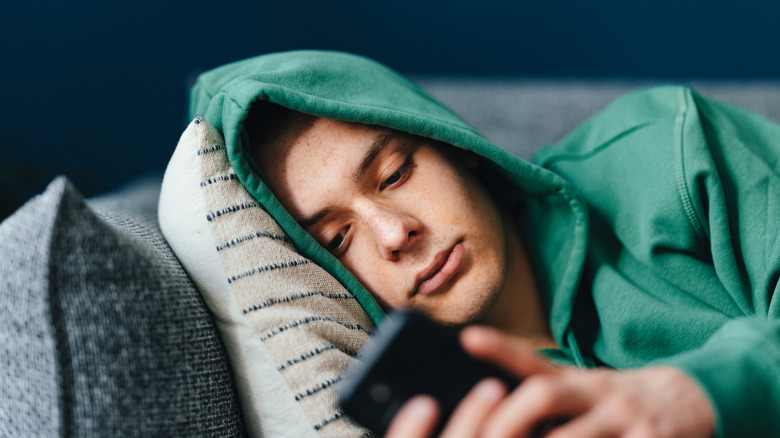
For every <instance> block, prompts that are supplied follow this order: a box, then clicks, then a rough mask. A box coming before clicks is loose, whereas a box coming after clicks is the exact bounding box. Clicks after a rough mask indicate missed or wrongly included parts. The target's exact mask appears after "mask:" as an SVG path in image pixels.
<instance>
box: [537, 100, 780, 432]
mask: <svg viewBox="0 0 780 438" xmlns="http://www.w3.org/2000/svg"><path fill="white" fill-rule="evenodd" d="M537 160H538V161H540V162H541V164H542V165H544V166H546V167H548V168H551V169H552V170H554V171H556V172H558V173H560V174H561V175H563V176H564V177H566V178H567V179H568V180H569V181H571V182H572V184H573V185H574V186H575V187H577V189H578V190H580V192H581V193H582V195H583V197H584V198H585V200H586V202H587V204H588V210H589V214H590V216H591V222H592V230H591V240H592V242H591V245H590V250H589V256H588V257H589V262H588V267H587V268H586V274H585V277H584V283H583V287H582V288H581V290H580V294H583V292H588V294H587V299H580V300H579V301H578V306H580V307H579V308H578V309H577V315H576V316H575V317H574V318H573V321H572V322H571V331H572V332H573V333H574V334H575V335H577V337H578V339H579V341H580V345H582V349H583V350H585V351H584V354H586V355H592V356H594V357H596V358H598V360H599V361H600V362H601V363H604V364H606V365H610V366H613V367H618V368H629V367H635V366H643V365H648V364H662V363H663V364H668V365H672V366H676V367H678V368H679V369H681V370H683V371H684V372H686V373H688V375H690V376H691V377H692V378H693V379H694V380H696V381H697V382H699V384H700V385H701V386H702V388H703V389H704V390H705V392H706V393H707V394H708V395H709V397H710V399H711V401H712V403H713V406H714V408H715V411H716V416H717V421H718V424H717V430H718V436H720V437H742V436H780V421H778V420H777V418H778V413H780V411H778V406H780V298H778V295H780V294H778V293H777V292H780V290H779V286H778V278H780V126H779V125H777V124H776V123H773V122H771V121H769V120H766V119H764V118H763V117H761V116H758V115H756V114H753V113H751V112H748V111H745V110H742V109H739V108H736V107H733V106H730V105H727V104H723V103H719V102H715V101H712V100H709V99H706V98H704V97H702V96H700V95H698V94H696V93H695V92H692V91H691V90H689V89H686V88H681V87H664V88H657V89H651V90H646V91H643V92H640V93H635V94H634V95H631V96H628V97H626V98H623V99H621V100H619V101H617V102H616V103H615V104H613V105H611V106H610V107H608V108H607V109H606V110H605V111H604V112H602V113H601V114H599V115H598V116H596V117H595V118H594V119H593V120H591V121H590V122H588V123H586V125H584V126H583V127H581V128H580V129H578V130H577V131H575V132H574V133H573V134H572V135H571V136H569V137H568V138H567V139H565V140H563V141H562V142H561V143H560V144H558V145H555V146H553V147H552V148H551V149H550V150H547V151H544V152H543V153H542V155H540V156H539V157H537Z"/></svg>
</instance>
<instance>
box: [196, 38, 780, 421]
mask: <svg viewBox="0 0 780 438" xmlns="http://www.w3.org/2000/svg"><path fill="white" fill-rule="evenodd" d="M258 99H262V100H268V101H271V102H274V103H276V104H279V105H281V106H284V107H287V108H290V109H293V110H296V111H300V112H304V113H308V114H312V115H315V116H322V117H328V118H332V119H337V120H345V121H351V122H361V123H367V124H372V125H377V126H381V127H387V128H391V129H396V130H399V131H403V132H407V133H410V134H414V135H419V136H423V137H427V138H430V139H433V140H438V141H441V142H444V143H448V144H450V145H452V146H454V147H457V148H462V149H465V150H469V151H473V152H475V153H477V154H478V155H480V156H482V157H483V158H484V159H485V160H486V161H489V162H491V163H493V164H495V166H496V168H495V169H494V171H492V172H491V173H492V174H493V175H497V176H499V177H502V178H504V179H505V180H506V181H508V182H510V183H511V184H513V185H514V189H512V190H502V191H500V192H496V193H495V194H496V195H497V196H499V197H507V198H512V197H517V196H518V195H519V196H520V197H522V201H521V203H522V206H523V214H522V216H521V217H520V219H519V221H518V230H519V231H520V233H521V234H522V235H523V243H524V246H525V247H526V251H527V252H528V254H529V260H531V263H532V265H533V271H534V275H535V281H536V285H537V287H538V289H539V294H540V299H541V301H542V305H543V307H544V309H545V311H546V313H547V316H548V319H549V321H550V327H551V330H552V334H553V336H554V338H555V340H556V341H557V343H558V345H559V346H560V348H561V352H562V353H563V354H564V355H566V356H567V357H568V358H569V359H570V360H571V362H573V363H575V364H577V365H579V366H598V365H608V366H613V367H619V368H627V367H636V366H643V365H649V364H655V363H668V364H673V365H676V366H678V367H679V368H680V369H682V370H684V371H685V372H687V373H689V375H691V377H692V378H693V379H694V380H696V381H698V382H699V383H700V384H701V385H702V387H703V389H704V390H705V392H706V393H707V394H709V395H710V397H711V399H712V400H713V405H714V407H715V410H716V412H717V417H718V424H717V428H718V435H719V436H743V435H744V434H747V435H752V436H766V435H771V436H774V435H778V434H780V431H778V429H777V426H776V424H775V423H776V422H775V421H774V420H773V419H774V417H775V415H774V414H775V412H774V411H773V408H772V406H777V405H778V403H780V401H779V400H778V397H780V387H778V386H777V379H776V376H777V375H778V374H780V369H778V364H779V363H780V358H778V356H777V351H779V350H778V348H777V346H778V345H780V336H778V334H777V333H778V329H777V324H778V323H777V320H778V319H779V318H778V317H779V316H780V315H778V313H777V312H778V309H780V307H779V306H778V305H777V304H776V300H774V297H775V296H776V294H775V291H776V290H777V287H778V285H777V279H778V277H780V266H779V264H780V253H778V251H779V250H778V248H780V246H778V245H776V244H775V243H776V242H777V239H778V235H777V232H778V231H777V230H778V229H780V227H778V223H780V218H779V217H778V214H780V208H777V207H778V206H777V201H776V200H777V199H778V190H780V189H778V184H779V183H778V181H779V180H780V178H779V177H778V175H780V170H778V167H777V166H778V162H779V161H780V160H778V157H779V156H780V150H778V139H780V128H778V125H777V124H774V123H772V122H769V121H767V120H765V119H763V118H761V117H759V116H757V115H755V114H752V113H749V112H746V111H743V110H737V109H734V108H733V107H730V106H728V105H723V104H720V103H717V102H714V101H711V100H709V99H706V98H703V97H702V96H700V95H698V94H696V93H694V92H692V91H691V90H690V89H687V88H683V87H661V88H654V89H650V90H644V91H641V92H637V93H632V94H631V95H629V96H628V97H626V98H622V99H619V100H618V101H617V102H616V103H615V104H613V105H611V106H610V107H608V108H607V109H606V110H604V111H602V112H601V113H600V114H599V115H597V116H595V117H594V118H592V119H591V120H590V121H587V122H586V123H585V124H584V125H583V126H582V127H581V128H578V129H577V130H575V132H574V133H572V134H571V135H569V136H567V137H566V138H564V139H563V140H562V141H561V142H559V143H558V144H557V145H554V146H553V147H551V148H550V149H548V150H546V151H543V152H542V153H541V154H540V155H539V156H538V158H537V159H536V164H531V163H529V162H526V161H524V160H520V159H519V158H517V157H515V156H513V155H511V154H509V153H507V152H506V151H505V150H503V149H501V148H499V147H497V146H496V145H494V144H492V143H491V142H489V141H488V140H486V139H485V138H484V137H482V136H481V135H480V134H479V133H478V132H476V131H475V130H474V129H473V128H471V127H469V126H468V125H467V124H466V123H465V122H463V121H462V120H461V119H460V118H459V117H457V116H456V115H455V114H454V113H452V112H451V111H450V110H448V109H447V108H445V107H444V106H442V105H440V104H438V103H437V102H436V101H435V100H434V99H432V98H431V97H430V96H428V95H427V94H426V93H425V92H423V91H422V90H421V89H420V88H418V87H417V86H416V85H414V84H412V83H410V82H408V81H406V80H405V79H403V78H401V77H400V76H398V75H397V74H396V73H394V72H392V71H390V70H388V69H387V68H386V67H384V66H382V65H379V64H377V63H374V62H372V61H370V60H367V59H365V58H362V57H359V56H354V55H348V54H343V53H336V52H316V51H302V52H287V53H278V54H271V55H266V56H261V57H256V58H251V59H248V60H244V61H240V62H237V63H233V64H229V65H226V66H223V67H220V68H217V69H214V70H213V71H211V72H207V73H205V74H203V75H202V76H201V77H200V78H199V80H198V82H197V83H196V85H195V87H194V88H193V92H192V103H191V111H192V112H194V113H195V112H196V113H200V114H203V115H204V118H205V119H206V120H208V121H209V122H211V123H212V124H213V125H214V126H215V128H217V130H218V131H220V132H221V133H222V134H223V135H224V138H225V145H226V149H227V154H228V159H229V160H230V163H231V165H232V166H233V168H234V169H235V173H236V176H237V178H238V180H240V181H241V183H242V184H243V185H244V187H246V189H247V190H248V191H249V193H250V194H251V195H252V196H253V198H254V199H255V200H256V201H257V202H258V203H259V204H260V205H262V206H263V207H264V208H265V209H266V210H267V211H268V212H269V213H270V215H271V216H272V217H273V218H274V219H275V220H276V221H277V222H278V223H279V225H280V226H281V228H282V229H283V230H284V231H285V233H286V234H287V235H288V236H289V237H290V239H291V240H292V242H293V243H294V244H295V245H296V246H297V247H298V249H299V250H300V251H301V252H302V254H303V255H304V256H306V257H307V258H310V259H311V260H313V261H314V262H316V263H317V264H319V265H321V266H323V267H324V268H325V269H327V270H328V272H330V273H332V274H333V275H334V277H335V278H336V279H338V280H339V281H340V282H341V283H342V284H343V285H344V286H345V287H346V288H347V289H348V290H349V291H351V292H352V293H354V294H355V296H356V297H357V298H358V301H359V302H360V304H361V305H362V306H363V307H364V309H365V310H366V312H367V313H368V314H369V315H370V316H371V317H372V318H373V319H374V321H376V322H379V321H380V320H381V318H382V312H381V309H379V308H378V306H377V305H376V302H375V301H374V300H373V298H372V297H371V295H370V294H369V293H368V291H366V290H365V288H364V287H363V286H362V285H360V284H359V283H358V282H357V281H356V280H355V279H354V277H352V276H351V275H350V274H349V272H347V271H346V269H344V267H343V266H342V265H341V264H340V263H338V260H337V259H336V258H335V257H333V256H331V255H330V254H329V253H328V252H327V251H326V250H325V249H324V248H322V247H321V246H320V245H318V244H317V242H316V241H315V240H314V239H313V238H312V237H311V236H309V235H308V234H307V233H306V232H305V231H304V230H303V229H302V228H301V227H300V226H298V224H296V223H295V221H294V220H293V219H292V217H291V216H290V215H289V214H288V213H287V212H286V211H285V210H284V208H283V207H282V206H281V204H280V203H279V202H278V200H277V199H276V198H275V196H274V195H273V193H272V192H271V190H270V189H269V187H268V186H267V184H266V182H265V181H264V179H263V175H262V172H261V171H260V170H259V169H258V168H257V167H256V166H255V165H254V163H253V161H252V159H251V158H250V157H249V154H248V153H247V151H246V150H245V148H246V147H247V135H246V132H245V130H244V127H243V121H244V119H245V118H246V116H247V113H248V111H249V110H250V108H251V106H252V104H253V102H255V101H256V100H258ZM724 340H729V343H733V345H732V346H731V347H724V345H726V343H724V342H723V341H724ZM770 346H771V347H770ZM728 352H731V353H733V358H730V356H731V355H730V354H729V353H728ZM727 358H728V359H727ZM713 364H718V369H721V370H722V371H723V372H722V373H720V374H718V373H716V372H715V370H714V368H713V367H712V365H713ZM746 371H750V372H749V373H748V374H745V372H746ZM735 396H736V397H735ZM751 396H752V397H755V402H752V401H745V400H746V399H747V400H750V397H751Z"/></svg>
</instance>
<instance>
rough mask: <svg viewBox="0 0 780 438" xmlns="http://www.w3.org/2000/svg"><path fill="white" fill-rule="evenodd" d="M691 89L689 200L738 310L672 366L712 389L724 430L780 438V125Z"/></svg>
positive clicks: (683, 188)
mask: <svg viewBox="0 0 780 438" xmlns="http://www.w3.org/2000/svg"><path fill="white" fill-rule="evenodd" d="M685 95H686V99H685V108H683V110H684V111H681V112H680V114H681V115H680V116H679V117H680V118H682V119H683V120H681V128H682V130H681V141H682V144H681V146H682V148H683V151H682V152H683V153H682V155H681V157H680V159H681V161H680V162H679V163H678V164H677V166H678V167H679V171H678V172H679V173H678V175H679V181H678V186H679V191H680V196H681V199H682V200H683V204H684V205H685V207H686V213H687V214H688V216H689V220H690V221H691V223H692V224H693V226H694V227H696V228H700V229H701V233H702V234H703V237H704V238H705V239H706V241H707V242H708V243H709V248H710V252H711V255H712V263H713V268H714V269H715V272H716V273H717V275H718V277H719V280H720V282H721V284H722V285H723V286H724V290H725V291H727V292H728V298H730V299H732V300H733V301H734V303H735V307H737V308H738V311H737V312H734V313H736V315H729V317H730V318H729V320H728V322H726V323H725V324H724V325H723V326H722V327H720V328H719V329H718V330H717V331H716V332H715V333H714V334H713V335H712V336H711V337H710V338H709V339H708V340H707V341H706V343H705V344H704V345H703V346H701V347H700V348H698V349H695V350H692V351H690V352H687V353H684V354H681V355H678V356H675V357H673V358H671V359H670V360H669V361H668V363H669V364H671V365H674V366H677V367H679V368H680V369H682V370H684V371H686V372H687V373H688V374H689V375H691V376H692V377H693V378H694V379H696V380H697V381H698V382H699V383H700V384H701V385H702V386H703V387H704V389H705V390H706V391H707V393H708V394H709V396H710V397H711V400H712V401H713V404H714V406H715V408H716V411H717V412H716V414H717V416H718V420H719V424H718V436H722V437H736V436H780V422H778V421H777V418H778V410H777V409H778V406H780V319H778V318H780V303H779V302H778V300H779V299H775V298H778V297H777V295H778V294H777V292H779V290H778V288H779V286H778V277H780V127H779V126H778V125H776V124H774V123H772V122H770V121H767V120H764V119H763V118H761V117H759V116H756V115H755V114H752V113H749V112H747V111H743V110H740V109H738V108H734V107H731V106H728V105H724V104H721V103H718V102H714V101H711V100H708V99H705V98H703V97H701V96H699V95H696V94H694V93H690V92H687V93H685ZM688 131H690V133H689V132H688ZM688 138H689V139H691V142H692V143H693V144H686V141H685V140H686V139H688ZM700 139H701V140H704V141H703V142H701V141H699V140H700ZM689 146H690V147H689ZM686 198H687V199H686ZM697 224H698V225H697Z"/></svg>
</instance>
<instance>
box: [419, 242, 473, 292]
mask: <svg viewBox="0 0 780 438" xmlns="http://www.w3.org/2000/svg"><path fill="white" fill-rule="evenodd" d="M465 253H466V251H465V249H464V248H463V243H461V242H458V243H456V244H455V245H454V246H453V247H452V248H450V249H448V250H446V251H442V252H440V253H439V254H436V257H434V258H433V261H432V262H431V263H430V264H429V265H428V266H427V267H426V268H425V269H423V270H422V271H420V273H419V274H417V277H416V278H415V284H416V285H417V287H416V288H415V289H414V291H413V292H412V296H414V295H416V294H422V295H430V294H432V293H434V292H436V291H437V290H439V288H441V287H442V286H443V285H444V284H445V283H447V281H449V280H450V279H451V278H452V277H454V276H455V274H457V272H458V270H459V269H460V265H461V264H462V263H463V257H464V256H465Z"/></svg>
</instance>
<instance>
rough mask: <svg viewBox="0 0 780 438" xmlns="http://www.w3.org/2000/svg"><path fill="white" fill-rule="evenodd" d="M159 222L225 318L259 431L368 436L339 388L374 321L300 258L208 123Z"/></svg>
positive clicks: (168, 183) (172, 177) (166, 187)
mask: <svg viewBox="0 0 780 438" xmlns="http://www.w3.org/2000/svg"><path fill="white" fill-rule="evenodd" d="M159 218H160V226H161V228H162V230H163V234H164V235H165V237H166V239H168V241H169V243H170V245H171V247H172V248H173V250H174V251H175V253H176V255H177V256H178V257H179V259H180V260H181V262H182V265H183V266H184V267H185V269H187V271H188V272H189V274H190V275H191V276H192V278H193V279H194V281H195V283H196V285H197V286H198V288H199V289H200V291H201V293H202V294H203V296H204V298H205V301H206V302H207V303H208V305H209V307H210V308H211V310H212V312H213V313H214V315H215V317H216V321H217V324H218V326H219V328H220V330H221V332H222V335H223V338H224V339H225V343H226V345H227V348H228V352H229V354H230V357H231V361H232V364H233V368H234V372H235V375H236V380H237V381H238V384H239V393H240V396H241V398H242V402H243V406H244V413H245V416H246V418H247V420H248V423H249V424H250V427H251V428H252V430H253V431H255V432H260V433H263V434H265V435H266V436H279V435H281V436H296V437H303V436H316V435H317V432H319V435H320V436H334V437H346V436H361V435H363V434H364V433H365V430H363V429H362V428H360V427H358V426H356V425H354V423H352V422H351V421H350V420H349V419H348V418H346V417H344V415H343V414H342V412H341V411H340V410H339V408H338V406H337V403H336V390H335V386H336V385H335V384H336V383H337V382H338V381H339V380H341V376H342V374H343V372H344V369H345V367H346V366H347V365H348V364H349V362H351V361H352V360H353V356H354V355H355V353H356V352H357V351H358V350H359V349H360V347H361V346H362V345H363V344H364V342H365V341H366V339H367V338H368V336H369V331H370V330H371V329H372V328H373V323H372V322H371V319H370V318H369V317H368V315H367V314H366V313H365V312H364V311H363V309H362V308H361V307H360V305H359V303H358V302H357V300H356V299H355V298H354V296H353V295H352V294H351V293H349V292H348V291H347V290H345V289H344V288H343V287H342V286H341V285H340V284H339V283H338V282H337V281H336V280H335V279H334V278H332V277H331V276H330V275H329V274H328V273H327V272H325V271H324V270H323V269H321V268H320V267H319V266H317V265H315V264H313V263H311V262H310V261H309V260H308V259H306V258H304V257H303V256H301V255H300V254H298V253H297V252H296V250H295V247H294V246H293V244H292V243H291V241H290V240H289V238H288V237H287V236H286V235H285V234H284V232H283V231H282V230H281V228H280V227H279V226H278V225H277V224H276V222H275V221H274V220H273V219H272V218H271V217H270V216H269V215H268V214H267V213H266V212H265V211H264V210H263V209H262V207H261V206H260V205H259V204H258V203H257V202H256V201H255V200H254V199H253V198H252V196H251V195H250V194H249V193H248V192H247V191H246V190H245V189H244V187H243V186H242V185H241V183H240V182H239V181H238V179H236V177H235V174H234V172H233V169H232V168H231V167H230V164H229V162H228V159H227V154H226V151H225V146H224V141H223V139H222V138H221V136H220V134H219V133H218V132H217V131H216V130H215V129H214V128H213V127H212V126H211V125H210V124H209V123H208V122H206V121H205V120H201V119H195V120H194V121H193V122H192V123H190V125H189V126H188V127H187V129H186V130H185V132H184V134H183V135H182V137H181V140H180V141H179V145H178V146H177V148H176V151H175V152H174V154H173V157H172V158H171V161H170V163H169V164H168V168H167V170H166V173H165V178H164V181H163V187H162V192H161V195H160V207H159ZM315 431H317V432H315Z"/></svg>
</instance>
